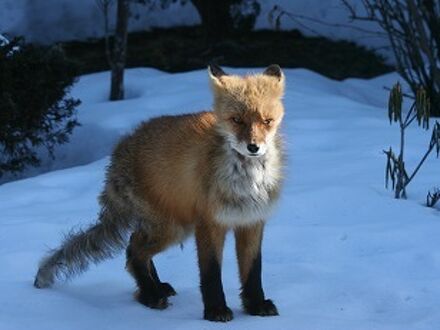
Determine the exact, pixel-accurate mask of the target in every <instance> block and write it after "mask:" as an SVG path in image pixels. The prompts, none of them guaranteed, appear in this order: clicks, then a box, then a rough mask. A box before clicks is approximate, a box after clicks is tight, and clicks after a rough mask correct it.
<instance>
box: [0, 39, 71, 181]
mask: <svg viewBox="0 0 440 330" xmlns="http://www.w3.org/2000/svg"><path fill="white" fill-rule="evenodd" d="M76 75H77V67H76V65H75V64H74V63H73V62H71V61H69V60H67V59H66V57H65V56H64V53H63V51H62V50H61V49H60V48H57V47H43V46H36V45H31V44H26V43H25V42H24V41H23V39H20V38H17V39H14V40H12V41H11V42H9V43H8V44H6V45H3V46H1V47H0V177H1V176H2V175H3V174H5V173H6V172H13V173H16V172H20V171H22V170H23V169H24V168H25V167H27V166H38V165H39V164H40V162H41V160H40V159H39V156H38V154H37V147H41V146H42V147H44V148H45V149H47V151H48V153H49V155H50V156H51V157H53V151H54V147H55V146H56V145H57V144H62V143H65V142H67V141H68V139H69V135H70V134H71V133H72V130H73V129H74V128H75V126H77V125H78V122H77V121H76V119H75V116H74V115H75V108H76V107H77V106H78V105H79V104H80V101H79V100H77V99H73V98H71V97H68V96H67V95H68V92H69V89H70V88H71V86H72V84H73V83H74V82H75V77H76Z"/></svg>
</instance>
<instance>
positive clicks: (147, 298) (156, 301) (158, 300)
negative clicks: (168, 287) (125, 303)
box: [136, 292, 169, 310]
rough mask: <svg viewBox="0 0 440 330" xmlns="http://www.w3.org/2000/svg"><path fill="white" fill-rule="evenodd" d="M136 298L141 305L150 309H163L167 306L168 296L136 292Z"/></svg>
mask: <svg viewBox="0 0 440 330" xmlns="http://www.w3.org/2000/svg"><path fill="white" fill-rule="evenodd" d="M136 300H137V301H139V302H140V303H141V304H142V305H145V306H147V307H150V308H152V309H161V310H162V309H165V308H167V307H168V306H169V303H168V297H166V296H157V295H153V294H148V293H143V292H138V293H137V294H136Z"/></svg>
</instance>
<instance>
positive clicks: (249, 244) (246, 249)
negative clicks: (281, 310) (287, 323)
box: [235, 222, 278, 316]
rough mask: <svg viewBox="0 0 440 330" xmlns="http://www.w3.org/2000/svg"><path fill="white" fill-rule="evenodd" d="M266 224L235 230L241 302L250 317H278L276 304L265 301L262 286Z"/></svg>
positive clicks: (268, 300)
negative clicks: (262, 251) (262, 248)
mask: <svg viewBox="0 0 440 330" xmlns="http://www.w3.org/2000/svg"><path fill="white" fill-rule="evenodd" d="M263 229H264V224H263V223H262V222H261V223H258V224H256V225H252V226H246V227H238V228H237V229H235V244H236V250H237V259H238V266H239V270H240V280H241V285H242V287H241V300H242V302H243V308H244V310H245V311H246V312H247V313H248V314H250V315H260V316H273V315H278V310H277V308H276V306H275V304H274V303H273V302H272V300H270V299H265V297H264V291H263V287H262V284H261V242H262V238H263Z"/></svg>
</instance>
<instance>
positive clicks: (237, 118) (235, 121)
mask: <svg viewBox="0 0 440 330" xmlns="http://www.w3.org/2000/svg"><path fill="white" fill-rule="evenodd" d="M232 121H233V122H234V123H236V124H239V125H240V124H243V121H242V120H241V118H240V117H232Z"/></svg>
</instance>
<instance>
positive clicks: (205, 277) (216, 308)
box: [200, 257, 232, 322]
mask: <svg viewBox="0 0 440 330" xmlns="http://www.w3.org/2000/svg"><path fill="white" fill-rule="evenodd" d="M200 288H201V291H202V297H203V303H204V305H205V311H204V314H203V317H204V318H205V319H206V320H210V321H221V322H226V321H230V320H232V311H231V310H230V309H229V308H228V306H226V300H225V294H224V292H223V284H222V280H221V269H220V264H219V262H218V261H217V260H216V258H215V257H212V258H211V259H210V261H209V263H208V267H207V268H206V270H205V271H204V272H202V273H201V281H200Z"/></svg>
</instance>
